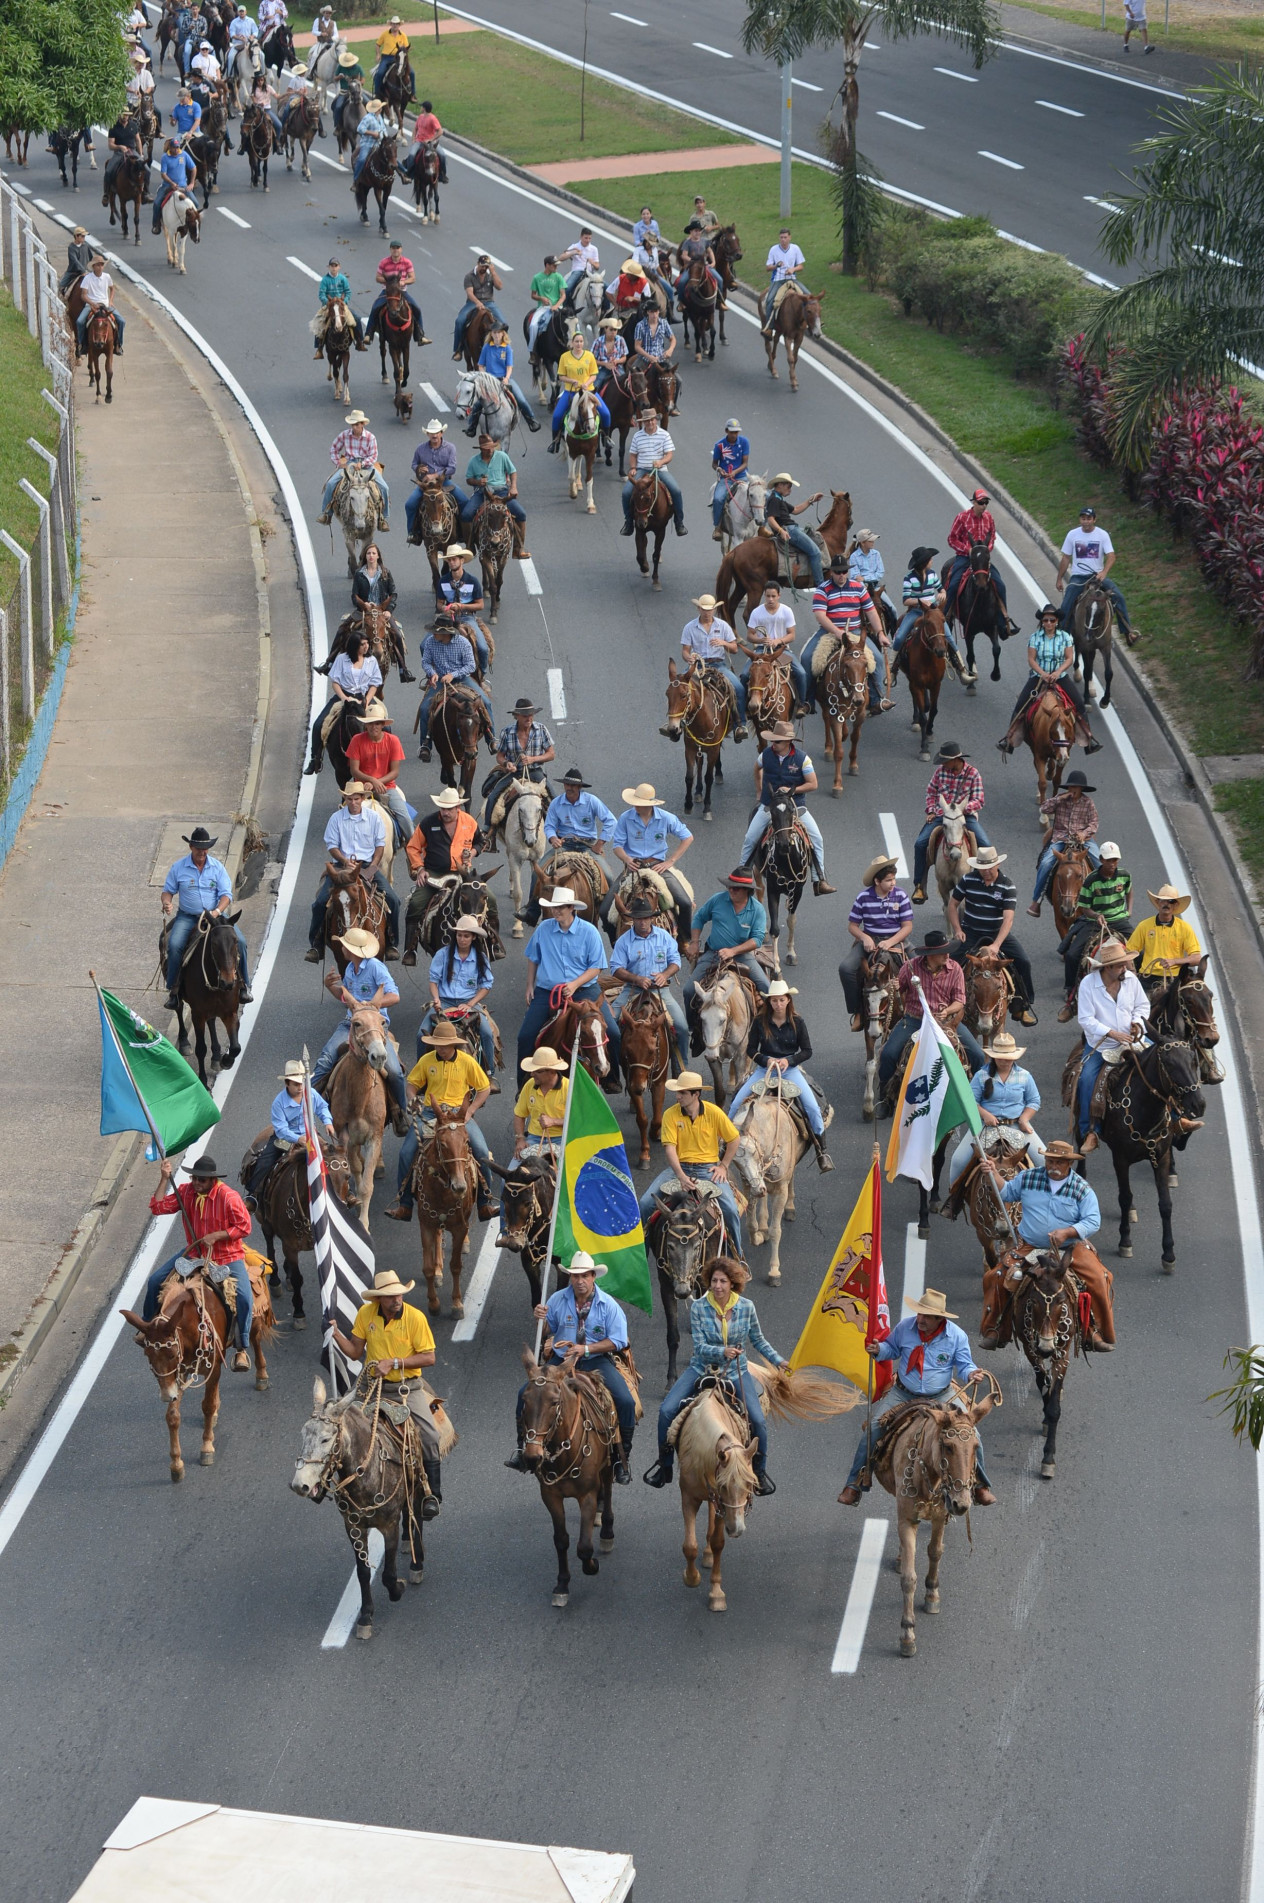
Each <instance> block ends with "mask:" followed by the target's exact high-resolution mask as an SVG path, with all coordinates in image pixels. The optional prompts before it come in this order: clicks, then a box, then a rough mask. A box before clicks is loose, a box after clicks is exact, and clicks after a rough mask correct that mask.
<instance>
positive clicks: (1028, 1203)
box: [979, 1140, 1115, 1354]
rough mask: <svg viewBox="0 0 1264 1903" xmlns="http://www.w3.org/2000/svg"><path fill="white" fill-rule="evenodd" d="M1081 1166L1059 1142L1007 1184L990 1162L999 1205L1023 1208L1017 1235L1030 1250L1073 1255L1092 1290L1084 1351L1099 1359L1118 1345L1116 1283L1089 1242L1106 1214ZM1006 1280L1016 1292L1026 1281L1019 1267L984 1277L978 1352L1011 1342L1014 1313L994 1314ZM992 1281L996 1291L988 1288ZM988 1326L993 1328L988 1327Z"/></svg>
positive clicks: (1073, 1262)
mask: <svg viewBox="0 0 1264 1903" xmlns="http://www.w3.org/2000/svg"><path fill="white" fill-rule="evenodd" d="M1082 1161H1083V1158H1082V1156H1081V1155H1080V1154H1079V1152H1078V1151H1077V1150H1076V1149H1075V1148H1074V1147H1073V1146H1072V1145H1071V1144H1070V1143H1064V1142H1062V1141H1061V1140H1059V1141H1058V1142H1056V1143H1051V1144H1050V1145H1049V1146H1048V1148H1047V1149H1046V1151H1045V1154H1044V1161H1043V1162H1042V1163H1040V1164H1039V1165H1037V1166H1036V1167H1035V1168H1033V1169H1029V1170H1021V1171H1020V1172H1019V1174H1018V1175H1017V1176H1013V1177H1011V1178H1010V1180H1009V1182H1008V1183H1002V1182H1001V1181H1000V1176H999V1172H998V1170H997V1167H996V1164H995V1163H994V1162H993V1161H992V1159H991V1158H990V1157H989V1159H988V1165H987V1167H988V1170H989V1172H990V1173H991V1176H992V1182H993V1186H994V1187H995V1188H996V1190H997V1192H998V1194H999V1195H1000V1199H1001V1201H1002V1202H1003V1203H1005V1204H1007V1205H1008V1204H1010V1203H1021V1205H1022V1214H1021V1215H1020V1217H1019V1220H1018V1233H1019V1235H1020V1236H1021V1238H1022V1240H1023V1241H1024V1242H1025V1243H1026V1244H1027V1247H1028V1248H1029V1249H1039V1250H1042V1251H1043V1250H1047V1249H1048V1250H1057V1251H1061V1250H1063V1249H1069V1250H1070V1252H1071V1261H1070V1266H1071V1269H1072V1271H1073V1273H1074V1274H1075V1275H1077V1276H1078V1277H1079V1279H1080V1281H1081V1282H1083V1284H1084V1286H1085V1288H1086V1289H1087V1290H1088V1294H1089V1300H1090V1302H1091V1303H1092V1310H1093V1321H1092V1325H1091V1326H1090V1327H1089V1329H1088V1331H1087V1340H1086V1343H1085V1346H1086V1347H1088V1348H1091V1349H1094V1350H1096V1352H1097V1353H1098V1354H1109V1353H1110V1351H1111V1350H1112V1349H1113V1347H1114V1346H1115V1310H1114V1303H1113V1301H1112V1299H1111V1282H1112V1280H1113V1278H1112V1276H1111V1274H1110V1271H1109V1270H1108V1269H1107V1268H1106V1266H1105V1264H1104V1263H1103V1262H1102V1261H1101V1259H1100V1257H1099V1256H1098V1254H1097V1251H1096V1250H1095V1249H1094V1248H1093V1247H1092V1245H1091V1244H1090V1242H1089V1237H1090V1236H1095V1235H1096V1234H1097V1232H1098V1230H1099V1229H1100V1228H1101V1226H1102V1212H1101V1208H1100V1205H1099V1204H1098V1201H1097V1197H1096V1194H1095V1193H1094V1191H1093V1190H1092V1189H1091V1188H1090V1187H1089V1184H1088V1182H1087V1181H1086V1179H1085V1178H1084V1177H1083V1176H1080V1175H1078V1174H1077V1173H1076V1171H1075V1169H1074V1165H1075V1164H1076V1163H1080V1162H1082ZM1002 1276H1003V1279H1004V1281H1005V1282H1008V1283H1009V1284H1010V1286H1011V1288H1013V1287H1014V1286H1016V1285H1017V1284H1018V1283H1019V1282H1020V1281H1021V1280H1022V1268H1021V1266H1020V1264H1018V1263H1012V1264H1011V1266H1010V1267H1009V1268H1008V1270H1006V1271H1002V1272H996V1271H993V1272H992V1274H991V1275H985V1277H984V1290H985V1295H986V1298H987V1299H986V1301H985V1305H984V1321H985V1332H984V1333H983V1334H981V1335H980V1336H979V1346H980V1348H999V1347H1000V1346H1001V1344H1002V1342H1003V1341H1006V1340H1008V1339H1009V1338H1010V1330H1011V1329H1012V1326H1013V1322H1012V1314H1011V1313H1006V1312H1004V1311H1002V1313H1000V1314H998V1313H997V1312H996V1311H997V1306H998V1305H999V1304H1000V1302H1001V1300H1002V1297H1001V1285H1002ZM992 1281H994V1282H995V1286H994V1287H989V1286H988V1284H989V1282H992ZM989 1322H990V1323H991V1327H990V1328H989V1327H987V1324H988V1323H989ZM1005 1322H1009V1324H1010V1328H1009V1329H1007V1328H1006V1327H1005V1326H1004V1324H1005Z"/></svg>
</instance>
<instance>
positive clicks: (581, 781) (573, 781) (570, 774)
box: [562, 766, 592, 787]
mask: <svg viewBox="0 0 1264 1903" xmlns="http://www.w3.org/2000/svg"><path fill="white" fill-rule="evenodd" d="M562 785H563V786H589V787H590V786H591V785H592V781H591V780H586V779H585V778H584V776H583V774H582V773H581V772H580V770H579V768H578V767H577V766H572V767H568V768H567V769H566V772H565V773H564V774H563V775H562Z"/></svg>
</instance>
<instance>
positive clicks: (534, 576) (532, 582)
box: [514, 555, 544, 595]
mask: <svg viewBox="0 0 1264 1903" xmlns="http://www.w3.org/2000/svg"><path fill="white" fill-rule="evenodd" d="M514 567H515V568H516V569H517V570H518V573H519V574H520V575H521V576H522V579H523V581H524V582H525V583H526V584H527V593H528V594H529V595H542V594H543V593H544V583H543V582H542V581H541V580H540V575H539V571H538V570H537V568H536V565H535V563H534V562H533V561H532V559H531V557H530V556H529V555H528V556H527V558H526V560H525V561H522V562H515V563H514Z"/></svg>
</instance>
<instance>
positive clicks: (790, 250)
mask: <svg viewBox="0 0 1264 1903" xmlns="http://www.w3.org/2000/svg"><path fill="white" fill-rule="evenodd" d="M767 263H768V269H769V270H770V271H771V272H772V281H773V283H774V284H779V283H780V282H781V280H782V278H784V277H788V276H789V275H790V272H791V270H792V269H793V268H794V267H795V266H797V265H803V264H806V263H807V259H806V258H805V257H804V255H803V253H802V252H801V251H800V249H799V247H798V245H797V244H794V243H793V242H791V243H790V244H788V245H786V246H785V247H784V249H783V248H782V246H781V245H779V244H775V245H774V246H773V248H772V250H771V251H770V252H769V253H768V260H767Z"/></svg>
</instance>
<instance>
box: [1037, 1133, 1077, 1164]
mask: <svg viewBox="0 0 1264 1903" xmlns="http://www.w3.org/2000/svg"><path fill="white" fill-rule="evenodd" d="M1050 1157H1052V1158H1053V1160H1054V1162H1055V1163H1056V1162H1058V1161H1059V1160H1061V1161H1062V1162H1064V1163H1082V1162H1083V1161H1084V1158H1083V1155H1082V1153H1081V1152H1080V1151H1079V1150H1077V1149H1076V1148H1075V1147H1074V1145H1073V1144H1070V1143H1068V1142H1067V1140H1066V1138H1065V1137H1056V1138H1055V1139H1054V1141H1053V1142H1052V1143H1046V1145H1045V1161H1046V1162H1048V1160H1049V1158H1050Z"/></svg>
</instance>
